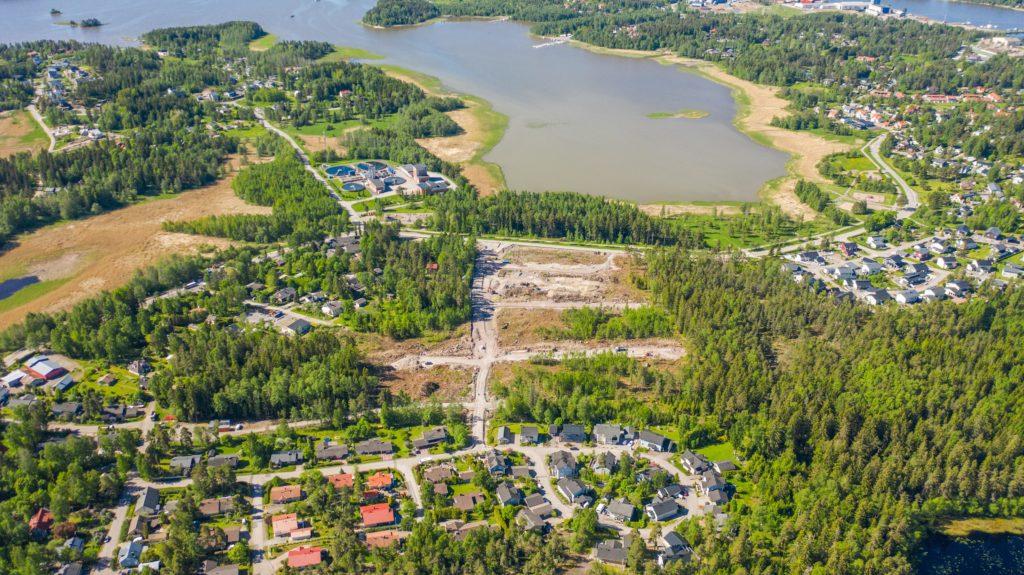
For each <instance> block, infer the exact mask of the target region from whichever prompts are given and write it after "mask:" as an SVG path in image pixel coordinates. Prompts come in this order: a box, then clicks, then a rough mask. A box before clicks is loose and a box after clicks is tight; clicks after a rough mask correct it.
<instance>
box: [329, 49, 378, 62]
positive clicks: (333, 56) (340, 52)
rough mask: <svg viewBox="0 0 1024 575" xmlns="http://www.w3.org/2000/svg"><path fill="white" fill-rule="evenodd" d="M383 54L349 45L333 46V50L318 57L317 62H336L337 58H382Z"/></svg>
mask: <svg viewBox="0 0 1024 575" xmlns="http://www.w3.org/2000/svg"><path fill="white" fill-rule="evenodd" d="M383 59H384V56H381V55H380V54H377V53H374V52H370V51H369V50H363V49H362V48H352V47H349V46H335V47H334V51H333V52H331V53H330V54H328V55H326V56H324V57H323V58H320V60H318V61H319V62H337V61H339V60H383Z"/></svg>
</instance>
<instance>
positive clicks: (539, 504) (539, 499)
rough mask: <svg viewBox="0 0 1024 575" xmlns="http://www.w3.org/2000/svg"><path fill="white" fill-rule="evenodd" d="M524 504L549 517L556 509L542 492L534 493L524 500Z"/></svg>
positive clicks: (538, 513)
mask: <svg viewBox="0 0 1024 575" xmlns="http://www.w3.org/2000/svg"><path fill="white" fill-rule="evenodd" d="M523 505H525V506H526V507H527V509H529V510H530V511H532V512H534V513H536V514H537V515H539V516H541V517H547V516H549V515H551V514H552V513H554V511H555V509H554V508H553V507H552V506H551V503H549V502H548V500H547V499H544V496H543V495H541V494H540V493H534V494H532V495H530V496H528V497H527V498H526V499H524V500H523Z"/></svg>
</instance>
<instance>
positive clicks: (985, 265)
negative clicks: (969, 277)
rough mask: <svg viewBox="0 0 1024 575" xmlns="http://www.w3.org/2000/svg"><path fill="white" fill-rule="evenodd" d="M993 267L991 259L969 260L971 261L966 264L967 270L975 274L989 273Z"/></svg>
mask: <svg viewBox="0 0 1024 575" xmlns="http://www.w3.org/2000/svg"><path fill="white" fill-rule="evenodd" d="M994 269H995V266H994V265H993V264H992V260H989V259H982V260H971V263H969V264H967V271H969V272H972V273H976V274H990V273H992V271H993V270H994Z"/></svg>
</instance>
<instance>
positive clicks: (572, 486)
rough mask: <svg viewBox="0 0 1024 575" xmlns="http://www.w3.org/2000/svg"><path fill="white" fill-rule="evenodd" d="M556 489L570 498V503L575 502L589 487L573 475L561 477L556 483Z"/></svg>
mask: <svg viewBox="0 0 1024 575" xmlns="http://www.w3.org/2000/svg"><path fill="white" fill-rule="evenodd" d="M555 489H557V490H558V492H559V493H561V494H562V496H563V497H565V498H566V499H568V500H569V503H575V502H576V500H577V498H579V497H580V496H582V495H584V494H585V493H586V492H587V488H586V487H585V486H584V485H583V484H582V483H580V482H579V481H576V480H575V479H573V478H571V477H563V478H562V479H559V480H558V483H556V484H555Z"/></svg>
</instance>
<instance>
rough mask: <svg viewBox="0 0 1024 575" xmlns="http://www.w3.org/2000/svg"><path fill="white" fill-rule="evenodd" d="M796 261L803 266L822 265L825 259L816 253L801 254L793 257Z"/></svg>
mask: <svg viewBox="0 0 1024 575" xmlns="http://www.w3.org/2000/svg"><path fill="white" fill-rule="evenodd" d="M795 259H796V261H798V262H800V263H803V264H824V263H825V258H823V257H822V256H821V254H819V253H818V252H801V253H799V254H797V255H796V256H795Z"/></svg>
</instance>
